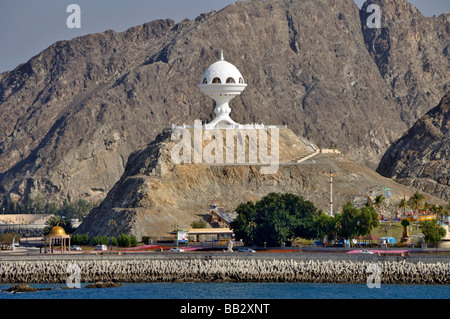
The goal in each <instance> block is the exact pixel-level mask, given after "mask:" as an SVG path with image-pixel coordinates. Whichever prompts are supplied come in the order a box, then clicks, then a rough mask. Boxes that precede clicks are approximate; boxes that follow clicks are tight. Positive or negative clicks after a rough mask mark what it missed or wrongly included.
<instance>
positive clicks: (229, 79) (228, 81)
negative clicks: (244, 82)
mask: <svg viewBox="0 0 450 319" xmlns="http://www.w3.org/2000/svg"><path fill="white" fill-rule="evenodd" d="M226 83H236V81H235V80H234V79H233V78H232V77H229V78H228V79H227V81H226Z"/></svg>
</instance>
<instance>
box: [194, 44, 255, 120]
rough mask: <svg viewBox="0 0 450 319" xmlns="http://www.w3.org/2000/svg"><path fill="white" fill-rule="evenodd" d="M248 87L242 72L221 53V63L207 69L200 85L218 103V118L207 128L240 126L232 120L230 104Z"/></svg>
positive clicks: (216, 109) (216, 108) (215, 109)
mask: <svg viewBox="0 0 450 319" xmlns="http://www.w3.org/2000/svg"><path fill="white" fill-rule="evenodd" d="M246 86H247V84H245V82H244V78H243V77H242V74H241V72H239V70H238V69H237V68H236V67H235V66H234V65H233V64H231V63H230V62H227V61H225V60H224V59H223V52H221V54H220V61H217V62H215V63H213V64H211V65H210V66H209V67H208V68H207V69H206V71H205V72H204V73H203V75H202V78H201V80H200V84H198V87H199V89H200V90H201V91H202V92H203V93H204V94H205V95H207V96H209V97H210V98H212V99H213V100H214V101H215V102H216V107H215V108H214V112H215V113H216V117H215V118H214V119H213V120H212V122H211V123H209V124H206V126H205V127H206V128H213V127H216V126H217V125H219V123H221V122H226V123H228V124H229V125H239V124H238V123H236V122H235V121H233V120H232V119H231V118H230V112H231V108H230V106H229V105H228V102H229V101H230V100H231V99H233V98H234V97H235V96H236V95H239V94H241V92H242V91H244V89H245V87H246Z"/></svg>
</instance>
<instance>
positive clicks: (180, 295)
mask: <svg viewBox="0 0 450 319" xmlns="http://www.w3.org/2000/svg"><path fill="white" fill-rule="evenodd" d="M30 286H32V287H36V288H42V287H51V288H53V289H52V290H43V291H38V292H33V293H19V294H10V293H4V292H0V299H224V298H225V299H226V298H231V299H450V285H387V284H384V285H383V284H381V287H380V288H372V289H370V288H368V287H367V285H365V284H310V283H145V284H135V283H132V284H127V283H126V284H123V286H121V287H118V288H97V289H94V288H84V286H86V284H82V285H81V288H80V289H61V288H62V287H64V286H65V285H64V284H58V285H44V284H30ZM9 287H11V285H0V290H3V289H5V288H9Z"/></svg>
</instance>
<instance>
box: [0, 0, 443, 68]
mask: <svg viewBox="0 0 450 319" xmlns="http://www.w3.org/2000/svg"><path fill="white" fill-rule="evenodd" d="M235 1H236V0H128V1H125V0H0V72H4V71H7V70H12V69H14V68H15V67H16V66H17V65H19V64H21V63H24V62H26V61H28V60H29V59H30V58H31V57H33V56H34V55H36V54H38V53H39V52H41V51H42V50H44V49H45V48H47V47H48V46H49V45H51V44H52V43H54V42H56V41H58V40H70V39H72V38H74V37H78V36H81V35H85V34H89V33H96V32H103V31H105V30H108V29H112V30H114V31H117V32H121V31H124V30H126V29H128V28H130V27H132V26H136V25H140V24H143V23H146V22H149V21H152V20H155V19H165V18H171V19H173V20H174V21H175V22H179V21H180V20H182V19H183V18H189V19H194V18H196V17H197V16H198V15H199V14H201V13H203V12H209V11H211V10H212V9H216V10H220V9H222V8H224V7H226V6H227V5H229V4H230V3H233V2H235ZM354 1H355V3H356V4H357V5H358V6H359V7H360V6H361V4H362V3H363V2H364V0H354ZM410 2H411V3H412V4H414V5H415V6H416V7H417V8H419V10H420V11H421V12H422V13H423V14H425V15H427V16H432V15H433V14H435V15H439V14H441V13H444V12H450V1H449V0H410ZM71 3H76V4H78V5H79V6H80V8H81V28H80V29H69V28H68V27H67V26H66V19H67V17H68V16H69V15H70V13H67V12H66V8H67V6H68V5H69V4H71Z"/></svg>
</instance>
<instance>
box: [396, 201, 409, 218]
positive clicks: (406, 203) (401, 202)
mask: <svg viewBox="0 0 450 319" xmlns="http://www.w3.org/2000/svg"><path fill="white" fill-rule="evenodd" d="M397 206H398V207H399V208H403V217H405V214H406V209H407V208H408V202H407V201H406V199H405V198H402V199H401V200H400V202H398V204H397Z"/></svg>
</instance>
